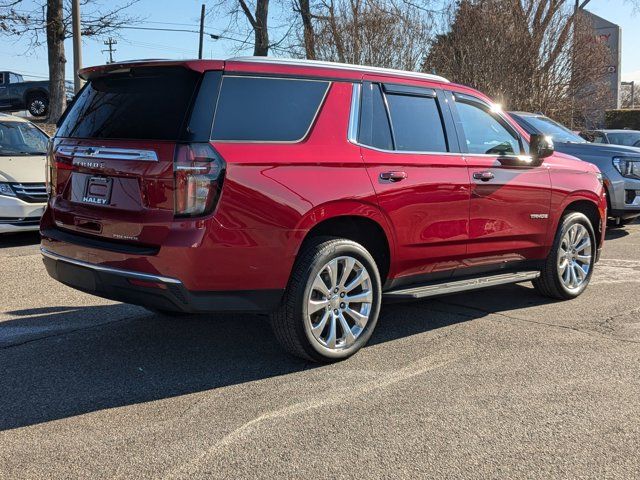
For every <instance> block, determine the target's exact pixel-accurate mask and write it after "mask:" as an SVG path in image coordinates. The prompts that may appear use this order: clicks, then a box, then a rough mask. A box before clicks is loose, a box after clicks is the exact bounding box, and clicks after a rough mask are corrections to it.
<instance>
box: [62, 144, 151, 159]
mask: <svg viewBox="0 0 640 480" xmlns="http://www.w3.org/2000/svg"><path fill="white" fill-rule="evenodd" d="M56 153H59V154H60V155H64V156H67V157H73V158H100V159H104V160H134V161H140V162H157V161H158V155H157V154H156V152H154V151H153V150H141V149H137V148H116V147H89V146H81V145H76V146H72V145H61V146H60V147H58V149H57V150H56Z"/></svg>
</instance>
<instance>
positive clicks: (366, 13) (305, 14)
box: [290, 0, 434, 70]
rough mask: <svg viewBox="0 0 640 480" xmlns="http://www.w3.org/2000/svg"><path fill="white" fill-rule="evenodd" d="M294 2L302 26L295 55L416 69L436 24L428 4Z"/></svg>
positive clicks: (332, 0) (399, 1) (397, 1)
mask: <svg viewBox="0 0 640 480" xmlns="http://www.w3.org/2000/svg"><path fill="white" fill-rule="evenodd" d="M293 1H294V3H293V11H294V12H295V13H296V14H298V15H299V17H298V22H299V23H300V25H301V26H302V28H301V29H300V28H299V29H298V32H301V33H299V34H298V38H297V43H292V44H291V46H290V47H291V53H292V54H293V55H295V56H305V57H306V58H309V59H319V60H328V61H337V62H343V63H354V64H366V65H374V66H383V67H392V68H402V69H408V70H414V69H416V68H418V67H419V66H420V61H421V59H422V58H423V57H424V55H425V53H426V49H427V47H428V43H429V39H430V36H431V33H432V28H433V25H434V22H433V19H432V11H431V10H429V9H427V8H424V7H425V5H428V0H421V3H420V4H419V5H417V4H411V3H409V2H408V1H405V0H315V1H313V0H311V1H310V0H306V1H305V0H293ZM300 45H302V48H300Z"/></svg>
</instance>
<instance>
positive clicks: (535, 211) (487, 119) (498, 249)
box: [448, 93, 551, 267]
mask: <svg viewBox="0 0 640 480" xmlns="http://www.w3.org/2000/svg"><path fill="white" fill-rule="evenodd" d="M448 96H449V98H451V100H452V102H451V105H453V106H455V108H454V109H453V112H454V115H455V119H456V124H457V126H458V127H459V128H458V131H459V134H460V137H461V143H462V149H463V150H464V151H465V160H466V162H467V165H468V167H469V181H470V183H471V200H470V209H469V211H470V214H469V222H470V223H469V225H470V230H469V245H468V252H467V254H468V259H467V260H466V261H465V266H467V267H474V266H483V265H487V266H496V265H503V264H504V263H505V262H509V261H519V260H528V259H532V258H540V256H541V255H542V254H543V253H544V247H543V245H544V242H545V239H546V234H547V228H548V223H549V209H550V204H551V181H550V175H549V169H548V167H547V166H545V165H544V164H542V165H540V166H523V164H522V162H517V161H515V159H516V157H517V156H518V155H524V154H526V153H527V152H526V151H525V148H526V147H527V145H526V144H525V143H524V141H523V139H522V138H521V137H520V135H519V134H518V132H517V130H516V129H515V128H513V126H511V125H510V124H509V122H508V121H507V120H506V119H505V118H504V117H503V116H502V115H501V114H500V112H499V111H498V110H497V109H496V108H495V107H493V106H492V105H490V104H488V103H487V102H485V101H484V100H482V99H479V98H477V97H474V96H471V95H463V94H458V93H456V94H448Z"/></svg>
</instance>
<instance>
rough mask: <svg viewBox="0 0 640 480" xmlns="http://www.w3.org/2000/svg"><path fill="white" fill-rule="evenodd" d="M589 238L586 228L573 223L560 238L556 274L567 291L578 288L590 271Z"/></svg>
mask: <svg viewBox="0 0 640 480" xmlns="http://www.w3.org/2000/svg"><path fill="white" fill-rule="evenodd" d="M591 257H592V253H591V237H590V236H589V232H588V230H587V229H586V227H585V226H584V225H582V224H580V223H574V224H573V225H571V226H570V227H569V229H568V230H567V231H566V232H565V234H564V235H563V237H562V241H561V242H560V248H559V249H558V274H559V275H560V280H561V281H562V283H563V284H564V286H565V287H566V288H568V289H569V290H576V289H578V288H580V287H581V286H582V285H583V284H584V283H585V282H586V281H587V278H588V277H589V271H590V269H591Z"/></svg>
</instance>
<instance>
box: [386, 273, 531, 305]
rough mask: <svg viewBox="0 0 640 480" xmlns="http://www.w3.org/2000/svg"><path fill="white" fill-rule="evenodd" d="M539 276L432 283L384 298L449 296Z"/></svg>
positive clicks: (489, 277) (407, 298) (403, 298)
mask: <svg viewBox="0 0 640 480" xmlns="http://www.w3.org/2000/svg"><path fill="white" fill-rule="evenodd" d="M539 276H540V272H538V271H529V272H514V273H502V274H500V275H490V276H486V277H476V278H467V279H464V280H457V281H453V282H446V283H436V284H433V283H432V284H429V285H418V286H412V287H409V288H404V289H401V290H390V291H388V292H384V293H383V294H382V297H383V298H384V299H387V300H411V299H417V298H427V297H435V296H437V295H447V294H449V293H457V292H465V291H467V290H477V289H479V288H487V287H495V286H497V285H505V284H508V283H519V282H526V281H528V280H533V279H534V278H538V277H539Z"/></svg>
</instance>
